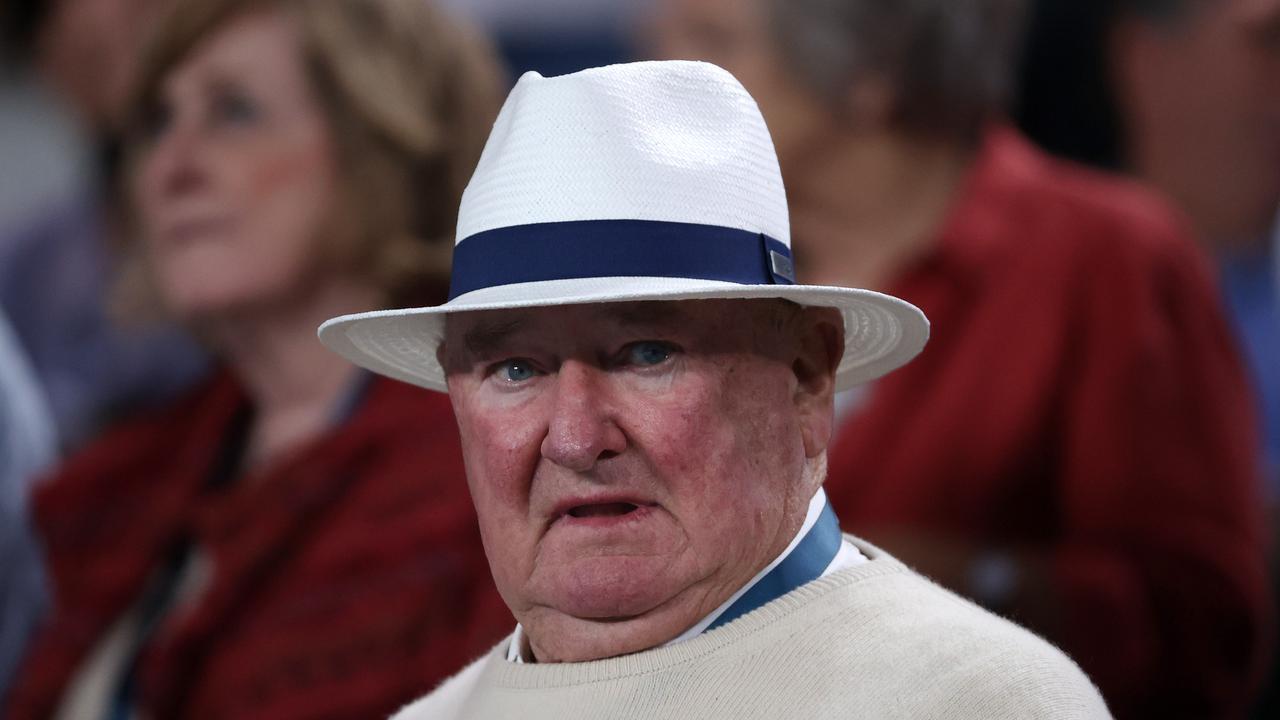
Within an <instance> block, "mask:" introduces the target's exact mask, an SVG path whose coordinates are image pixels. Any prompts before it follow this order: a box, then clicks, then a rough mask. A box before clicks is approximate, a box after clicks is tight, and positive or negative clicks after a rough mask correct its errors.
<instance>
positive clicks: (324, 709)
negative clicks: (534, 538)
mask: <svg viewBox="0 0 1280 720" xmlns="http://www.w3.org/2000/svg"><path fill="white" fill-rule="evenodd" d="M168 10H169V13H168V14H167V15H165V16H164V19H163V20H162V21H161V22H160V24H159V25H158V27H157V29H156V32H155V35H154V37H153V38H152V40H151V42H150V43H149V44H148V46H147V48H146V50H145V52H144V53H143V55H142V59H141V61H140V64H139V75H138V81H137V83H136V86H135V92H134V95H133V97H134V100H133V102H132V103H131V104H130V116H129V117H130V119H129V121H128V123H127V129H128V134H127V138H128V139H127V142H126V147H125V154H124V155H125V159H124V162H125V174H126V178H127V183H126V188H127V190H128V194H129V197H130V200H131V206H132V213H131V215H132V221H133V223H132V224H133V225H134V226H136V228H137V236H138V240H137V242H136V243H135V244H134V245H133V246H132V247H131V250H132V251H133V254H134V255H135V256H136V257H135V260H136V261H137V262H136V263H133V264H131V265H130V268H131V271H137V272H139V273H142V275H143V276H144V277H146V278H147V281H146V282H139V281H128V282H125V283H124V284H123V286H122V293H123V296H122V302H126V301H129V302H131V303H132V305H133V306H134V307H135V308H138V309H137V310H135V312H139V313H144V312H155V311H156V309H155V306H159V307H162V308H163V311H164V312H167V313H168V314H170V315H172V316H173V317H175V318H177V319H178V320H180V321H181V322H182V323H183V324H184V325H186V326H187V327H189V328H191V329H192V330H193V331H195V332H196V333H198V334H199V335H200V336H201V337H202V338H203V339H204V340H205V342H206V343H207V344H208V346H209V347H210V348H211V349H212V351H213V352H214V353H215V354H216V355H217V357H218V358H219V359H220V361H221V368H220V370H219V372H218V373H217V374H216V375H215V377H213V378H212V379H211V380H210V381H208V382H207V383H205V384H203V385H202V386H201V387H199V388H198V389H196V390H195V391H193V392H192V393H191V394H189V395H187V396H186V397H184V398H183V399H181V400H179V401H178V402H176V403H174V404H172V405H171V406H169V407H167V408H165V409H163V410H161V411H156V412H151V413H147V414H145V415H143V416H141V417H138V418H135V419H132V420H130V421H129V422H127V423H125V424H123V425H121V426H119V427H117V428H115V429H113V430H111V431H110V432H108V433H107V434H106V435H105V436H104V437H102V438H101V439H99V440H98V441H96V442H94V443H92V444H91V445H90V446H89V447H88V448H87V449H85V450H84V451H83V452H81V453H79V454H78V455H77V456H76V457H74V458H72V459H71V460H70V461H69V462H68V463H66V464H65V465H64V466H63V467H62V468H61V469H60V470H58V471H57V472H56V473H55V474H54V476H53V477H52V478H51V479H50V480H49V481H47V482H46V483H45V484H42V485H41V486H40V488H39V490H38V492H37V494H36V498H35V503H34V514H35V518H36V521H37V524H38V527H39V530H40V534H41V538H42V540H43V542H44V546H45V551H46V554H47V556H48V559H49V569H50V575H51V577H52V587H53V591H54V592H53V596H54V609H53V613H52V616H51V618H50V621H49V622H48V623H46V624H45V626H44V627H43V628H42V630H41V632H40V633H39V634H38V635H37V637H36V639H35V641H34V643H33V646H32V650H31V652H30V653H29V654H28V656H27V658H26V661H25V665H24V667H23V670H22V673H21V675H20V676H19V679H18V682H17V683H16V684H15V685H14V688H15V689H14V692H13V693H12V695H11V698H10V702H9V706H8V714H7V715H6V717H10V718H14V719H16V720H20V719H23V718H47V717H60V718H76V719H77V720H81V719H85V720H92V719H93V718H103V717H113V718H114V717H130V716H133V715H134V714H135V713H136V714H140V715H143V716H146V717H153V718H174V717H182V718H212V717H237V718H273V719H275V718H320V717H324V718H339V717H352V718H356V717H359V718H368V717H378V716H381V715H386V714H388V713H390V712H391V711H393V710H395V709H396V708H397V707H398V706H400V705H401V704H403V703H404V702H406V701H407V700H409V699H411V698H413V697H414V696H416V695H418V694H420V693H421V692H422V691H423V690H424V689H426V688H429V687H431V686H432V685H434V684H435V683H436V682H438V681H439V680H441V679H443V678H444V677H446V676H447V675H449V674H450V673H452V672H454V671H455V670H457V669H458V668H459V667H461V665H462V664H463V662H464V661H466V660H468V659H470V658H471V657H473V656H474V655H475V654H477V653H478V652H479V651H480V650H482V649H483V648H485V647H488V645H489V644H491V643H492V642H493V641H494V640H496V639H497V637H498V635H499V634H501V632H502V631H503V629H504V626H505V625H506V623H507V622H509V618H510V616H509V614H508V613H507V611H506V609H505V608H504V607H502V605H501V600H500V599H499V598H498V596H497V594H496V592H495V591H494V590H493V589H492V583H491V580H490V578H489V573H488V569H487V564H486V562H485V559H484V555H483V550H482V548H481V546H480V541H479V536H478V532H477V529H476V521H475V517H474V512H473V510H472V507H471V504H470V501H469V499H468V496H467V492H466V487H465V478H464V475H463V468H462V460H461V456H460V452H459V448H458V439H457V427H456V425H455V423H454V422H453V419H452V417H451V416H450V409H449V404H448V401H447V399H446V398H444V397H443V396H439V395H434V394H431V393H427V392H425V391H421V390H417V389H415V388H410V387H408V386H404V385H401V384H398V383H396V382H393V381H388V380H378V379H373V378H372V377H371V376H367V375H364V374H361V373H358V372H355V371H353V370H352V369H351V367H350V366H349V365H347V364H346V363H345V362H344V361H342V360H341V359H340V358H337V357H334V356H332V355H331V354H329V353H327V352H325V351H324V349H323V348H322V347H321V346H320V345H319V343H318V341H317V340H316V337H315V328H316V326H317V325H318V324H319V323H320V321H321V320H323V319H325V318H327V317H330V316H332V315H334V314H336V313H343V312H350V311H354V310H361V309H369V308H374V307H381V306H384V305H387V304H394V303H412V302H429V301H433V299H437V298H442V297H444V295H445V292H446V285H447V277H446V271H447V268H448V258H449V253H450V247H451V246H450V243H449V239H450V236H451V233H452V230H453V222H454V216H455V208H456V207H457V204H458V199H459V196H460V194H461V191H462V187H463V185H464V183H465V181H466V178H467V177H468V175H469V173H470V171H471V169H472V167H473V165H474V163H475V161H476V159H477V157H478V156H479V152H480V149H481V146H482V143H483V141H484V137H485V132H486V130H487V128H488V126H489V125H490V123H491V121H492V118H493V116H494V114H495V113H496V110H497V102H498V99H499V96H498V92H499V89H500V88H499V85H500V78H499V73H498V71H497V68H496V67H495V66H494V64H493V61H492V57H491V55H490V53H489V52H488V49H487V47H486V46H485V44H484V43H483V42H481V40H480V38H478V37H477V36H474V35H473V34H471V33H469V32H466V31H465V29H464V28H462V27H461V26H459V25H457V24H456V23H453V22H450V21H449V20H448V19H447V18H445V17H443V16H442V15H441V14H439V13H438V12H437V11H435V10H434V9H433V8H432V7H431V6H430V5H429V4H427V3H423V2H420V0H183V1H180V2H175V3H173V4H172V5H171V6H170V7H169V8H168ZM140 287H142V288H150V290H151V292H149V293H138V292H137V291H138V289H139V288H140ZM130 295H131V296H130Z"/></svg>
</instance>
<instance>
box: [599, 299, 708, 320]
mask: <svg viewBox="0 0 1280 720" xmlns="http://www.w3.org/2000/svg"><path fill="white" fill-rule="evenodd" d="M606 316H607V317H608V318H609V320H611V321H612V322H615V323H617V324H619V325H658V324H661V323H667V322H671V321H674V320H683V319H684V318H686V317H687V316H688V315H687V314H686V313H685V312H684V311H683V310H682V309H681V308H680V306H679V305H678V304H676V303H668V302H653V303H627V304H618V305H615V306H613V307H610V308H609V309H608V310H607V311H606Z"/></svg>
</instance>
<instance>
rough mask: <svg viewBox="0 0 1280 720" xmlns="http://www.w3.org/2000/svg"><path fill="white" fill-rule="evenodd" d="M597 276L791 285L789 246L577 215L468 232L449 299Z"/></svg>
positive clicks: (684, 226) (722, 232)
mask: <svg viewBox="0 0 1280 720" xmlns="http://www.w3.org/2000/svg"><path fill="white" fill-rule="evenodd" d="M598 277H667V278H689V279H695V280H719V281H723V282H732V283H738V284H742V285H792V284H794V283H795V271H794V268H793V265H792V260H791V249H790V248H788V247H787V246H786V245H784V244H783V243H781V242H779V241H778V240H775V239H773V238H771V237H769V236H768V235H765V234H763V233H753V232H749V231H747V230H739V229H737V228H728V227H720V226H717V225H697V224H692V223H677V222H662V221H656V220H581V221H575V222H553V223H537V224H533V225H517V226H514V227H505V228H497V229H494V230H486V231H484V232H479V233H476V234H475V235H472V236H471V237H468V238H466V239H465V240H463V241H462V242H460V243H458V245H457V247H455V248H454V250H453V275H452V279H451V281H450V285H449V299H450V300H452V299H454V298H456V297H458V296H459V295H463V294H465V293H469V292H472V291H474V290H482V289H484V288H488V287H495V286H498V285H511V284H514V283H524V282H537V281H543V280H572V279H579V278H598Z"/></svg>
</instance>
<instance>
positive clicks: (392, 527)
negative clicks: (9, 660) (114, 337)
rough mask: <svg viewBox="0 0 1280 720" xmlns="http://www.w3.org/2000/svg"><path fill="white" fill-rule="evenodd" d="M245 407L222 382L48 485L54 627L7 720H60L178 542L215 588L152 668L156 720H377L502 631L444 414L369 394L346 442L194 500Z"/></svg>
mask: <svg viewBox="0 0 1280 720" xmlns="http://www.w3.org/2000/svg"><path fill="white" fill-rule="evenodd" d="M244 407H245V399H244V397H243V395H242V394H241V392H240V390H239V389H238V388H237V386H236V385H235V383H234V382H232V381H231V380H230V379H228V378H227V377H225V376H224V377H222V378H219V379H216V380H215V381H213V382H211V383H210V384H209V385H208V386H206V387H205V388H203V389H201V390H200V391H198V392H196V393H194V394H193V395H192V396H191V397H188V398H187V399H186V400H185V401H183V402H181V403H180V404H179V405H177V406H176V407H174V408H171V409H170V410H168V411H166V412H164V413H163V414H159V415H156V416H152V417H148V418H145V419H142V420H140V421H138V422H134V423H132V424H128V425H127V426H125V427H122V428H119V429H117V430H115V431H113V432H110V433H108V434H107V436H106V437H104V438H102V439H101V440H100V441H98V442H97V443H95V444H93V445H92V446H91V447H89V448H88V449H87V450H85V451H84V452H82V453H80V454H79V455H78V456H77V457H75V458H74V459H72V460H71V461H70V462H68V463H67V464H66V465H65V466H64V467H63V468H62V469H61V470H60V471H59V472H58V473H57V474H56V475H55V476H54V477H53V478H52V481H51V482H48V483H46V484H44V485H43V487H42V488H41V489H40V491H39V493H38V495H37V497H36V499H35V512H36V516H37V522H38V523H39V526H40V528H41V530H42V535H43V539H44V542H45V548H46V551H47V557H48V561H49V564H50V568H51V575H52V579H53V585H54V593H55V598H56V600H55V602H56V609H55V611H54V614H53V617H52V618H51V620H50V622H49V623H48V624H47V626H46V627H45V629H44V630H43V632H42V634H40V635H38V637H37V640H36V642H35V644H34V646H33V649H32V651H31V653H30V654H29V655H28V658H27V662H26V664H25V666H24V668H23V672H22V674H21V675H20V677H19V678H18V680H17V682H16V684H15V686H14V692H13V694H12V697H11V699H10V703H9V713H10V714H9V715H7V716H6V717H11V718H13V719H14V720H22V719H23V718H44V717H48V716H49V715H50V713H51V712H52V711H53V710H54V709H55V708H56V707H57V704H58V702H59V700H60V696H61V693H62V692H63V691H64V689H65V688H66V685H67V683H68V681H69V679H70V678H71V677H72V675H73V674H74V673H75V672H76V671H77V670H78V668H79V667H80V664H81V662H82V661H83V660H84V659H85V658H86V656H87V654H88V653H90V652H91V651H92V650H93V649H94V648H95V646H96V644H97V642H98V641H99V640H101V638H102V636H103V634H104V632H105V631H106V630H108V629H109V628H110V627H111V625H112V624H113V623H114V622H115V621H116V620H117V619H118V618H120V617H121V615H122V614H123V613H124V612H126V611H127V610H128V609H129V607H130V606H131V605H132V603H134V601H135V600H136V599H137V597H138V596H139V593H140V591H141V589H142V588H143V586H144V585H145V584H146V581H147V580H148V578H149V577H150V576H151V573H152V572H153V571H154V570H155V569H156V568H157V567H158V566H159V565H161V564H162V563H163V562H164V559H165V556H166V553H167V552H169V551H170V550H171V548H172V547H173V545H174V543H175V541H176V539H177V538H179V537H181V536H182V535H184V534H186V535H188V536H190V537H193V538H194V539H195V541H196V545H197V546H198V547H200V548H202V549H203V550H204V551H205V553H206V555H207V557H208V558H209V559H210V560H211V561H212V563H211V566H212V568H213V570H212V575H211V579H210V581H209V583H208V585H207V586H206V587H205V589H204V590H203V591H201V592H199V593H198V595H196V596H195V597H194V598H192V599H191V600H190V601H189V602H188V603H187V604H185V605H180V606H177V607H175V608H173V609H171V610H170V612H169V613H168V614H167V615H166V616H165V618H164V620H163V622H162V624H161V625H160V626H159V628H158V630H157V631H156V634H155V635H153V636H152V641H151V642H150V643H149V644H148V645H147V646H146V648H145V649H144V652H143V655H142V656H141V659H140V664H139V666H138V667H139V674H138V680H139V686H140V687H139V693H140V694H139V699H140V702H139V704H140V705H141V707H142V708H143V709H144V710H145V711H146V712H148V713H149V714H150V716H152V717H156V718H162V719H163V718H179V717H180V718H192V719H199V718H241V719H245V718H272V719H273V720H284V719H288V718H376V717H385V716H386V715H387V714H389V713H391V712H393V711H394V710H396V709H397V708H398V707H399V706H401V705H402V704H404V703H407V702H408V701H410V700H412V699H413V698H415V697H417V696H419V695H421V694H423V693H424V692H426V691H427V690H430V689H431V688H432V687H433V686H434V685H435V684H436V683H437V682H439V681H440V680H442V679H443V678H445V677H447V676H448V675H449V674H451V673H453V672H454V671H456V670H458V669H459V668H461V667H462V666H463V665H464V664H465V663H466V662H467V661H468V660H470V659H472V658H474V657H476V656H478V655H479V654H480V653H481V652H483V651H484V650H486V649H487V648H488V647H490V646H491V645H492V644H493V643H494V642H496V641H497V640H498V638H499V637H501V636H502V635H503V634H505V633H506V632H508V631H509V630H510V626H511V622H512V621H511V617H510V615H509V613H508V612H507V610H506V608H505V607H504V606H503V605H502V603H501V601H500V599H499V598H498V596H497V593H496V591H495V590H494V589H493V585H492V581H491V579H490V574H489V567H488V564H487V562H486V561H485V558H484V553H483V549H482V548H481V545H480V538H479V532H478V529H477V526H476V521H475V515H474V511H473V509H472V506H471V501H470V497H469V494H468V492H467V487H466V482H465V478H464V474H463V467H462V460H461V453H460V451H459V446H458V436H457V426H456V424H455V422H454V419H453V415H452V411H451V409H450V406H449V401H448V398H447V397H446V396H444V395H441V394H436V393H430V392H427V391H424V390H419V389H416V388H411V387H409V386H407V385H403V384H400V383H397V382H393V381H390V380H383V379H379V380H376V381H374V382H373V383H372V385H371V386H370V388H369V389H368V392H367V394H366V396H365V398H364V400H363V402H362V403H361V405H360V406H359V408H358V409H357V410H356V412H355V414H354V415H353V416H352V417H351V418H350V419H349V420H347V421H346V422H345V423H343V424H342V425H341V426H340V427H337V428H336V429H334V430H332V431H331V432H329V433H328V434H326V435H324V436H322V437H320V438H318V439H316V440H315V441H314V442H311V443H310V444H309V445H308V446H307V447H305V448H302V449H299V450H298V451H296V452H294V453H292V454H291V455H290V456H289V457H286V458H281V459H279V460H278V461H275V462H272V463H270V464H269V465H268V466H267V467H264V468H260V469H258V470H254V471H251V472H250V473H249V474H247V475H245V476H242V477H239V478H237V479H236V480H235V481H234V482H233V483H232V484H230V485H229V486H228V487H226V488H225V489H223V490H206V489H203V488H204V487H205V486H206V484H207V480H208V478H209V476H210V471H211V469H212V468H213V467H214V463H215V462H216V461H217V457H218V456H219V454H220V452H222V447H223V441H224V438H225V437H227V435H228V429H229V428H230V427H231V426H232V424H233V422H234V418H235V417H236V415H237V413H238V412H240V411H241V410H242V409H243V408H244Z"/></svg>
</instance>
